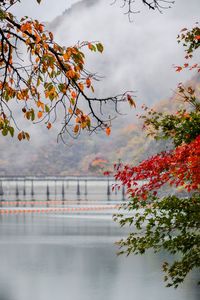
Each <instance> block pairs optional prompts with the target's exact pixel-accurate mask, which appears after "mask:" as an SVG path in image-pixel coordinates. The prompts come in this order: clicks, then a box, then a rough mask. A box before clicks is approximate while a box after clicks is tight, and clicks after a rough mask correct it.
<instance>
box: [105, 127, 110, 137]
mask: <svg viewBox="0 0 200 300" xmlns="http://www.w3.org/2000/svg"><path fill="white" fill-rule="evenodd" d="M110 133H111V129H110V127H106V134H107V136H109V135H110Z"/></svg>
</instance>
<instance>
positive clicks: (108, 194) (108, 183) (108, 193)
mask: <svg viewBox="0 0 200 300" xmlns="http://www.w3.org/2000/svg"><path fill="white" fill-rule="evenodd" d="M107 196H108V198H109V196H110V181H109V179H108V182H107Z"/></svg>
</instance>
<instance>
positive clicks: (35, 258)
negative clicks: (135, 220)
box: [0, 214, 200, 300]
mask: <svg viewBox="0 0 200 300" xmlns="http://www.w3.org/2000/svg"><path fill="white" fill-rule="evenodd" d="M123 234H124V232H122V230H121V229H119V228H118V226H117V225H116V224H114V223H113V222H112V220H111V217H110V215H107V214H101V215H95V214H93V215H77V216H73V215H71V216H70V215H67V214H63V215H59V214H58V215H43V216H37V215H29V216H28V215H27V216H23V215H21V216H14V215H12V216H7V215H3V216H0V300H55V299H59V300H62V299H67V300H68V299H69V300H121V299H127V300H133V299H137V300H146V299H148V300H160V299H162V300H165V299H166V300H179V299H180V300H199V299H200V290H199V288H197V287H196V285H195V277H196V276H197V274H193V275H191V276H189V277H188V280H187V281H186V283H185V285H184V286H183V287H182V288H180V289H178V290H174V289H167V288H165V287H164V284H163V282H162V276H161V271H160V265H161V262H162V260H163V259H164V258H166V257H165V256H164V255H160V256H159V255H156V256H154V255H153V254H148V255H146V256H130V257H128V258H127V257H117V256H116V250H117V249H116V247H115V246H114V241H116V240H117V239H119V238H120V237H121V236H122V235H123Z"/></svg>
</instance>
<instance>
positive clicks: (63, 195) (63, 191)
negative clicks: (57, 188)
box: [62, 181, 65, 205]
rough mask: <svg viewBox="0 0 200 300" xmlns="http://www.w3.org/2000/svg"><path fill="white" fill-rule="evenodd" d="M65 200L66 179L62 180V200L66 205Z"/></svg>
mask: <svg viewBox="0 0 200 300" xmlns="http://www.w3.org/2000/svg"><path fill="white" fill-rule="evenodd" d="M64 200H65V183H64V181H63V182H62V201H63V205H64Z"/></svg>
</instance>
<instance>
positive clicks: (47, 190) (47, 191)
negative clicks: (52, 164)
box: [46, 182, 50, 201]
mask: <svg viewBox="0 0 200 300" xmlns="http://www.w3.org/2000/svg"><path fill="white" fill-rule="evenodd" d="M49 194H50V193H49V184H48V182H47V189H46V195H47V201H49Z"/></svg>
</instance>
